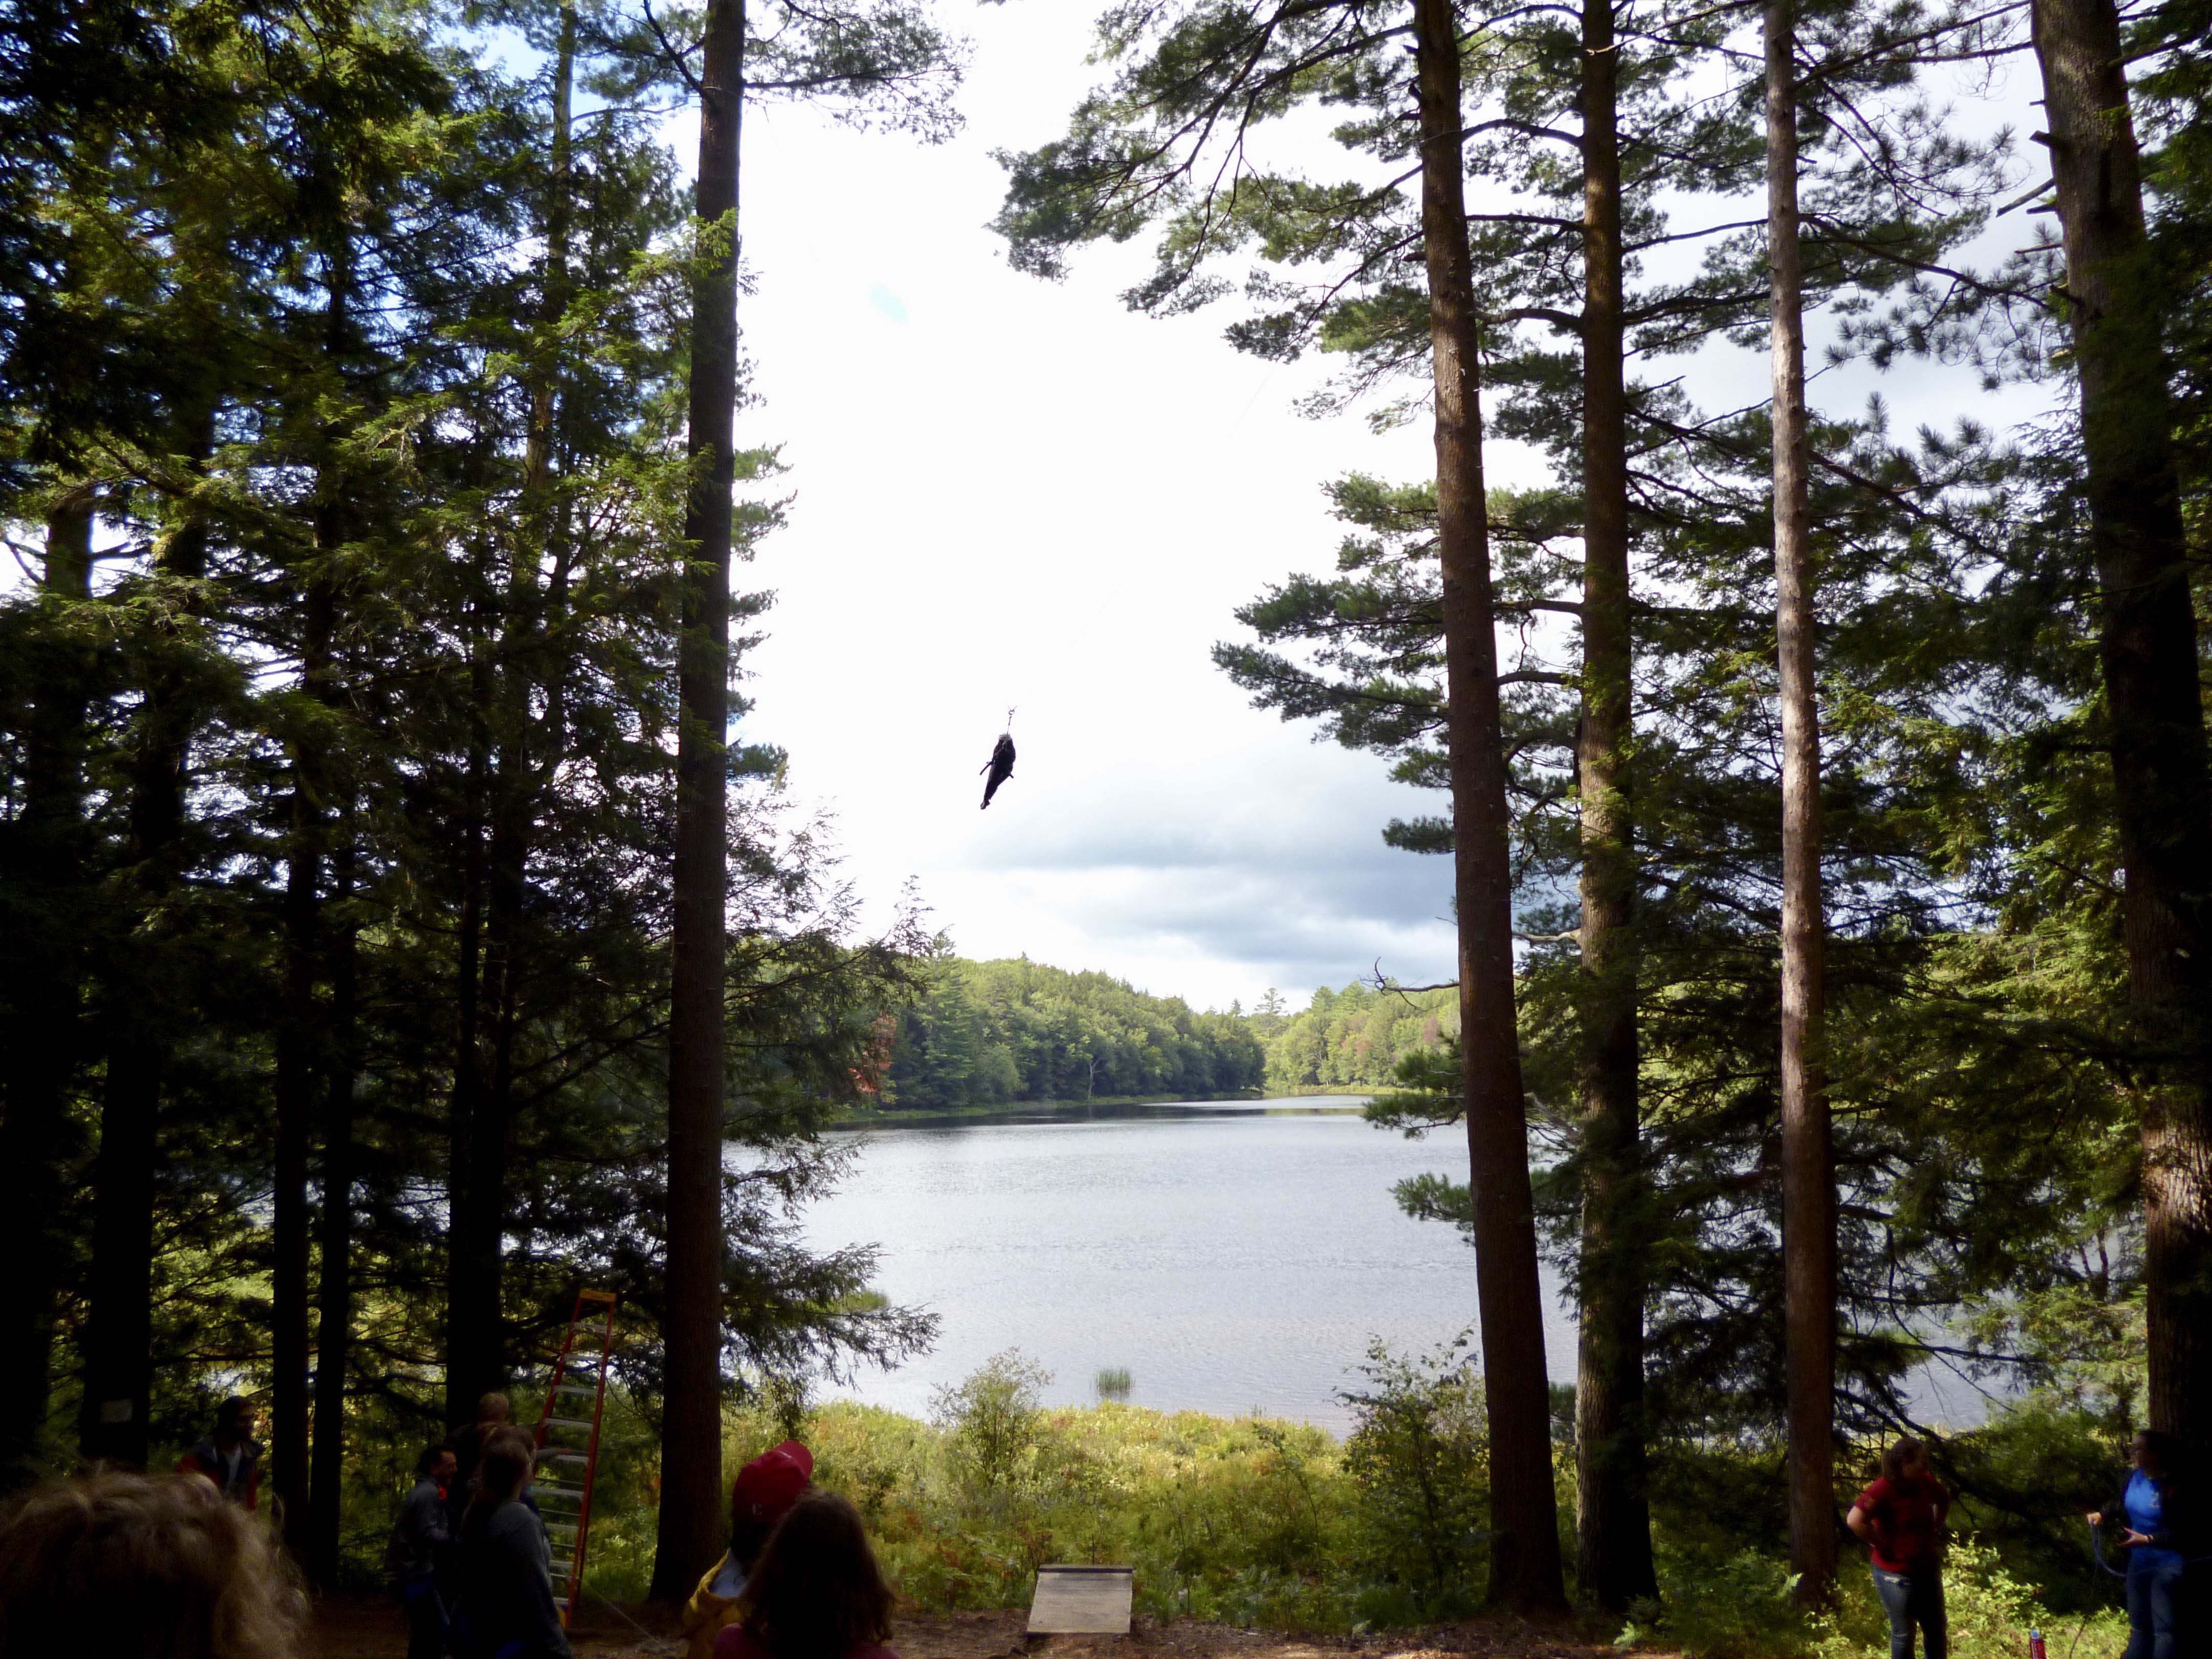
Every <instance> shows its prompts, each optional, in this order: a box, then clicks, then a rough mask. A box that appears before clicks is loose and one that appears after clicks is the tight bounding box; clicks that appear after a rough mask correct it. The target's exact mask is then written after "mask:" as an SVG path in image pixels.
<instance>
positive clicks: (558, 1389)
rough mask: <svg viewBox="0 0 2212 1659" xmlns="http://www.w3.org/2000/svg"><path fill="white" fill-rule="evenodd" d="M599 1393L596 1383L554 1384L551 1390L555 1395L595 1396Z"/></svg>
mask: <svg viewBox="0 0 2212 1659" xmlns="http://www.w3.org/2000/svg"><path fill="white" fill-rule="evenodd" d="M553 1392H554V1393H556V1394H597V1393H598V1392H599V1384H598V1383H556V1384H555V1385H554V1389H553Z"/></svg>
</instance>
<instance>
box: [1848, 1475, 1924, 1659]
mask: <svg viewBox="0 0 2212 1659" xmlns="http://www.w3.org/2000/svg"><path fill="white" fill-rule="evenodd" d="M1950 1509H1951V1494H1950V1493H1949V1492H1946V1491H1945V1490H1944V1488H1943V1483H1942V1481H1940V1480H1937V1479H1936V1477H1935V1476H1934V1475H1932V1474H1929V1472H1928V1448H1927V1447H1926V1446H1924V1445H1923V1444H1922V1443H1920V1442H1919V1441H1917V1440H1915V1439H1914V1438H1912V1437H1911V1436H1910V1435H1907V1436H1905V1437H1903V1438H1902V1439H1900V1440H1899V1441H1898V1442H1897V1443H1895V1444H1894V1445H1893V1446H1891V1447H1890V1449H1888V1450H1887V1451H1886V1452H1884V1453H1882V1455H1881V1478H1880V1479H1879V1480H1875V1482H1874V1484H1873V1485H1872V1486H1869V1487H1868V1488H1867V1489H1866V1490H1865V1491H1864V1492H1861V1493H1860V1494H1859V1497H1858V1502H1857V1503H1856V1504H1852V1505H1851V1512H1850V1514H1849V1515H1847V1516H1844V1525H1845V1526H1847V1527H1849V1528H1850V1529H1851V1530H1852V1532H1854V1533H1856V1534H1857V1535H1858V1536H1859V1537H1860V1538H1862V1539H1864V1540H1865V1541H1866V1543H1867V1547H1868V1548H1867V1553H1868V1555H1869V1557H1870V1558H1871V1564H1872V1565H1873V1568H1874V1588H1875V1594H1876V1595H1879V1596H1881V1608H1882V1611H1883V1612H1884V1613H1887V1614H1888V1615H1889V1659H1912V1632H1913V1628H1914V1626H1918V1627H1919V1631H1920V1637H1921V1640H1922V1642H1923V1644H1924V1645H1925V1647H1926V1650H1927V1659H1947V1656H1948V1652H1949V1648H1950V1637H1949V1631H1948V1626H1946V1624H1945V1622H1944V1618H1943V1517H1944V1516H1946V1515H1947V1514H1948V1513H1949V1512H1950Z"/></svg>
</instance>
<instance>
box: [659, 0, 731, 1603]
mask: <svg viewBox="0 0 2212 1659" xmlns="http://www.w3.org/2000/svg"><path fill="white" fill-rule="evenodd" d="M744 33H745V15H744V0H708V7H707V28H706V40H705V48H704V56H703V60H702V65H701V69H700V82H701V92H700V98H699V184H698V198H697V202H698V216H699V217H700V218H701V219H702V220H703V221H704V222H706V223H707V224H708V225H716V224H726V225H727V226H728V228H729V234H730V237H731V243H730V246H728V247H727V248H726V250H725V251H724V254H723V257H721V258H718V259H716V260H714V262H713V263H712V264H711V265H710V266H709V267H708V268H706V269H704V270H702V271H701V272H700V274H699V275H698V276H697V278H696V280H695V282H694V283H693V286H692V294H691V306H692V312H691V401H690V453H691V456H692V461H693V465H695V466H696V468H697V471H696V475H695V481H694V483H693V485H692V489H691V499H690V506H689V507H688V508H687V509H686V511H685V513H684V540H685V541H686V542H688V543H689V544H690V546H691V554H690V559H691V565H690V570H689V571H688V572H687V573H686V575H685V579H684V617H683V633H682V639H681V641H680V642H679V645H678V668H677V674H678V701H679V702H680V704H681V714H680V718H681V723H682V726H681V731H680V733H679V735H678V752H677V761H676V797H677V798H676V867H675V874H674V887H675V893H674V898H675V938H674V943H673V956H674V961H673V969H674V982H673V984H672V986H671V1006H670V1011H669V1035H668V1073H669V1075H668V1274H667V1288H666V1313H665V1318H664V1321H663V1325H662V1337H663V1340H664V1341H665V1344H666V1348H667V1400H666V1401H665V1406H664V1408H663V1413H662V1418H661V1437H660V1516H659V1536H658V1538H657V1540H656V1549H655V1554H654V1557H653V1596H654V1598H655V1599H656V1600H661V1601H681V1600H682V1599H683V1598H684V1597H685V1596H687V1595H690V1593H691V1589H692V1586H693V1585H694V1584H696V1583H697V1582H698V1578H699V1575H700V1574H701V1573H702V1572H703V1571H705V1570H706V1568H707V1566H708V1564H709V1563H710V1562H712V1561H713V1559H714V1556H715V1554H716V1553H717V1552H718V1551H719V1550H720V1547H721V1530H722V1518H721V1517H722V1467H721V1446H722V1366H721V1357H722V1326H721V1307H722V1079H723V1055H722V998H723V994H724V979H725V966H724V951H725V939H724V935H723V925H724V918H723V912H724V907H725V904H726V897H727V895H726V865H725V861H724V860H725V858H726V848H725V844H724V836H725V832H726V794H727V789H728V766H729V758H728V755H729V751H728V747H727V736H728V724H729V672H730V668H729V655H730V600H729V595H730V556H731V535H732V501H731V497H732V490H733V489H734V488H735V481H736V452H735V447H734V446H735V429H736V419H737V392H738V325H737V305H738V289H737V246H736V234H737V211H738V122H739V118H740V116H741V113H742V110H743V105H744V82H743V77H744Z"/></svg>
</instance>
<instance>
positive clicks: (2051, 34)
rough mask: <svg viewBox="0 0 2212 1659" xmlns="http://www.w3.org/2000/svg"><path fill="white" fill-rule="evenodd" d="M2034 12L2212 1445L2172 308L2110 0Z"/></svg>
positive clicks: (2173, 1315) (2118, 742)
mask: <svg viewBox="0 0 2212 1659" xmlns="http://www.w3.org/2000/svg"><path fill="white" fill-rule="evenodd" d="M2032 18H2033V30H2034V37H2035V52H2036V57H2037V59H2038V60H2039V62H2040V64H2042V68H2043V92H2044V108H2045V114H2046V116H2047V117H2048V118H2049V120H2050V123H2051V131H2050V142H2051V175H2052V177H2053V179H2055V180H2056V182H2057V186H2058V222H2059V226H2060V228H2061V231H2062V234H2063V237H2064V241H2065V251H2066V287H2065V295H2066V300H2067V302H2068V309H2069V313H2070V319H2071V321H2072V324H2073V331H2074V351H2075V367H2076V371H2077V373H2078V374H2079V377H2080V380H2081V439H2082V450H2083V453H2084V454H2085V456H2086V458H2087V463H2088V469H2087V470H2088V489H2087V495H2088V503H2089V538H2090V544H2091V547H2092V550H2093V553H2094V555H2095V559H2096V566H2097V581H2098V586H2099V589H2100V598H2101V600H2102V607H2103V615H2102V617H2101V619H2100V635H2099V640H2098V648H2099V656H2100V660H2101V663H2102V665H2103V670H2104V680H2105V696H2106V702H2107V704H2108V705H2109V709H2108V714H2107V719H2108V720H2109V721H2110V723H2111V731H2110V741H2111V744H2112V782H2113V786H2114V794H2115V796H2116V798H2117V801H2118V817H2119V831H2120V862H2121V866H2122V868H2123V869H2124V872H2126V877H2127V884H2126V890H2125V892H2124V896H2123V899H2122V904H2121V917H2122V927H2123V932H2124V937H2125V939H2126V943H2127V953H2128V989H2129V996H2130V1002H2131V1003H2132V1004H2133V1006H2134V1010H2135V1012H2136V1018H2137V1021H2138V1024H2139V1027H2140V1030H2141V1033H2142V1038H2143V1042H2144V1048H2145V1049H2146V1050H2147V1052H2148V1055H2149V1056H2151V1057H2152V1059H2151V1064H2150V1065H2148V1066H2147V1067H2146V1068H2145V1076H2144V1083H2145V1085H2146V1086H2145V1087H2144V1089H2143V1091H2142V1097H2143V1125H2142V1157H2143V1210H2144V1224H2145V1235H2146V1237H2145V1244H2146V1251H2145V1257H2146V1259H2145V1273H2144V1278H2145V1280H2146V1283H2147V1288H2148V1304H2149V1306H2148V1313H2149V1322H2150V1333H2149V1336H2150V1340H2149V1358H2150V1420H2151V1423H2152V1425H2154V1427H2157V1428H2160V1429H2163V1430H2166V1431H2167V1432H2169V1433H2173V1434H2179V1435H2182V1436H2185V1437H2188V1438H2190V1439H2191V1440H2193V1441H2194V1442H2195V1444H2196V1448H2197V1451H2198V1453H2199V1454H2200V1455H2203V1454H2205V1453H2207V1452H2212V1031H2208V1018H2212V1016H2208V1005H2212V938H2209V937H2208V935H2212V913H2208V908H2209V907H2212V896H2208V894H2207V885H2208V875H2207V872H2212V787H2208V783H2207V775H2206V761H2205V736H2204V716H2203V702H2202V697H2201V693H2200V690H2199V686H2198V681H2197V619H2196V616H2195V613H2194V610H2193V608H2192V605H2191V597H2190V590H2189V573H2188V563H2187V544H2186V542H2185V537H2184V534H2183V526H2182V517H2181V502H2180V492H2179V483H2178V480H2177V475H2176V472H2175V466H2174V458H2173V447H2172V394H2171V392H2170V389H2169V386H2168V381H2167V366H2166V362H2165V359H2164V356H2163V355H2162V351H2161V343H2160V326H2161V323H2162V319H2163V314H2164V303H2163V299H2162V296H2161V294H2160V289H2159V287H2158V283H2157V278H2156V274H2155V272H2154V270H2153V268H2152V263H2151V258H2150V255H2149V252H2148V247H2147V245H2146V239H2145V235H2144V228H2143V210H2142V182H2141V167H2140V162H2139V160H2138V157H2137V155H2136V138H2135V129H2134V125H2133V124H2132V122H2131V121H2130V118H2129V112H2128V88H2127V77H2126V75H2125V72H2124V69H2123V66H2122V58H2121V45H2120V33H2119V23H2118V18H2117V16H2116V15H2114V10H2113V7H2112V0H2036V3H2035V4H2034V6H2033V9H2032Z"/></svg>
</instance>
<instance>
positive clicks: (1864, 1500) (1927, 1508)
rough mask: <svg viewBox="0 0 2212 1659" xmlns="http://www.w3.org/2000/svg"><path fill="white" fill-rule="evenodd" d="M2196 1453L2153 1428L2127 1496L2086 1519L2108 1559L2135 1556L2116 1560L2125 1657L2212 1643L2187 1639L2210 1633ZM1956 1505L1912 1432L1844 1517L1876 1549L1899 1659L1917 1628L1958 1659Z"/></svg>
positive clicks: (2165, 1657)
mask: <svg viewBox="0 0 2212 1659" xmlns="http://www.w3.org/2000/svg"><path fill="white" fill-rule="evenodd" d="M2186 1452H2187V1449H2186V1448H2185V1446H2184V1445H2183V1443H2181V1442H2180V1441H2179V1439H2177V1438H2175V1437H2173V1436H2172V1435H2169V1434H2161V1433H2160V1432H2159V1431H2157V1430H2155V1429H2146V1430H2144V1431H2142V1433H2140V1434H2138V1435H2137V1436H2136V1437H2135V1442H2134V1443H2133V1445H2132V1446H2131V1447H2130V1453H2129V1468H2128V1471H2127V1474H2126V1476H2125V1478H2124V1480H2123V1482H2122V1483H2121V1486H2120V1491H2119V1492H2118V1496H2116V1497H2114V1498H2112V1499H2111V1500H2110V1501H2109V1502H2108V1503H2106V1504H2105V1506H2104V1507H2103V1508H2102V1509H2098V1510H2091V1511H2090V1512H2089V1513H2088V1514H2087V1516H2085V1517H2084V1518H2085V1519H2086V1520H2087V1522H2088V1523H2089V1528H2090V1534H2091V1536H2092V1538H2093V1539H2097V1540H2099V1541H2100V1547H2099V1548H2098V1551H2097V1556H2098V1560H2099V1562H2100V1564H2103V1563H2104V1562H2105V1546H2106V1545H2109V1546H2110V1547H2112V1549H2113V1550H2114V1551H2115V1552H2116V1553H2118V1554H2119V1555H2120V1556H2121V1557H2122V1559H2124V1563H2125V1565H2124V1567H2118V1568H2112V1567H2108V1571H2115V1572H2118V1573H2119V1574H2120V1575H2121V1577H2124V1579H2125V1580H2126V1584H2127V1606H2128V1648H2127V1654H2126V1656H2125V1659H2185V1656H2189V1659H2197V1656H2199V1655H2201V1654H2202V1653H2203V1652H2205V1651H2206V1649H2205V1648H2204V1647H2203V1646H2202V1645H2197V1646H2185V1645H2184V1638H2185V1636H2186V1637H2188V1638H2189V1639H2190V1640H2191V1641H2192V1642H2194V1643H2197V1644H2203V1643H2204V1641H2205V1639H2206V1634H2207V1630H2206V1620H2205V1617H2204V1613H2203V1610H2202V1609H2200V1608H2197V1607H2195V1606H2193V1605H2192V1603H2193V1602H2194V1601H2196V1600H2197V1599H2198V1598H2199V1597H2200V1596H2201V1595H2202V1592H2201V1591H2197V1589H2196V1587H2195V1586H2194V1585H2192V1584H2191V1572H2190V1569H2191V1566H2192V1565H2196V1564H2197V1563H2198V1562H2200V1561H2204V1560H2206V1559H2212V1557H2208V1550H2209V1549H2212V1530H2208V1516H2207V1512H2206V1508H2205V1502H2204V1498H2203V1492H2202V1489H2201V1486H2200V1485H2199V1483H2198V1482H2197V1480H2196V1479H2195V1478H2194V1477H2193V1475H2192V1474H2191V1471H2190V1470H2189V1467H2188V1462H2187V1456H2186ZM1950 1508H1951V1494H1950V1492H1948V1491H1947V1490H1946V1489H1945V1487H1944V1486H1943V1483H1942V1481H1941V1480H1937V1479H1936V1476H1935V1474H1933V1472H1931V1471H1930V1469H1929V1467H1928V1448H1927V1447H1926V1446H1925V1445H1924V1444H1923V1443H1921V1442H1920V1441H1918V1440H1915V1439H1913V1438H1911V1437H1905V1438H1903V1439H1900V1440H1899V1441H1897V1442H1896V1443H1894V1444H1893V1445H1892V1446H1891V1447H1890V1448H1889V1449H1888V1450H1887V1451H1885V1452H1884V1453H1883V1454H1882V1458H1881V1474H1880V1476H1879V1477H1878V1478H1877V1479H1876V1480H1875V1481H1874V1482H1873V1483H1872V1484H1871V1485H1869V1486H1868V1487H1867V1488H1866V1490H1865V1491H1864V1492H1861V1493H1860V1494H1859V1496H1858V1501H1857V1502H1856V1503H1855V1504H1852V1505H1851V1509H1850V1514H1848V1515H1847V1516H1844V1524H1845V1525H1846V1526H1848V1527H1849V1528H1850V1529H1851V1531H1852V1532H1854V1533H1855V1534H1857V1535H1858V1537H1859V1538H1861V1539H1862V1540H1863V1541H1865V1543H1866V1545H1867V1547H1868V1548H1867V1553H1868V1558H1869V1565H1870V1566H1871V1567H1872V1569H1873V1571H1874V1587H1875V1594H1876V1595H1878V1596H1880V1597H1881V1605H1882V1611H1883V1612H1884V1613H1887V1615H1888V1616H1889V1652H1890V1659H1912V1641H1913V1632H1915V1631H1916V1630H1917V1631H1918V1632H1919V1634H1920V1639H1921V1643H1922V1647H1923V1652H1924V1653H1925V1655H1926V1659H1948V1653H1949V1648H1950V1626H1949V1621H1948V1619H1947V1617H1946V1616H1945V1613H1944V1607H1943V1523H1944V1521H1945V1518H1946V1517H1947V1516H1948V1514H1949V1512H1950ZM2192 1592H2193V1593H2192Z"/></svg>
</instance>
